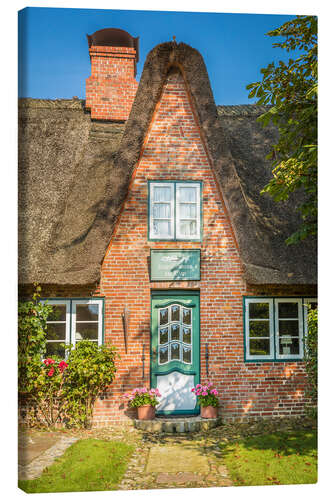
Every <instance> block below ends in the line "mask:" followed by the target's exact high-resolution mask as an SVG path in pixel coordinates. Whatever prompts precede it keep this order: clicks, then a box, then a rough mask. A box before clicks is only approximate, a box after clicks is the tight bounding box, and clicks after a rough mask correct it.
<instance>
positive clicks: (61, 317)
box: [47, 305, 66, 321]
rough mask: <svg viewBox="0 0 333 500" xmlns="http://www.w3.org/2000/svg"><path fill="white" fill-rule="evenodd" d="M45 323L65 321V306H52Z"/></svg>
mask: <svg viewBox="0 0 333 500" xmlns="http://www.w3.org/2000/svg"><path fill="white" fill-rule="evenodd" d="M47 321H66V306H65V305H59V306H52V311H51V312H50V314H49V316H48V318H47Z"/></svg>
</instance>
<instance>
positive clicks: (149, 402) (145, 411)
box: [124, 387, 161, 420]
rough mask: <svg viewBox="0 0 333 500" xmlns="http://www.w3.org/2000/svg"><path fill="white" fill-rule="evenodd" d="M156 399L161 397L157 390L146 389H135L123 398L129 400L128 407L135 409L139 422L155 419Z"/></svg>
mask: <svg viewBox="0 0 333 500" xmlns="http://www.w3.org/2000/svg"><path fill="white" fill-rule="evenodd" d="M158 397H161V394H160V392H159V390H158V389H147V387H136V388H135V389H133V391H132V392H130V393H127V394H124V398H126V399H128V400H129V406H131V407H132V408H137V410H138V419H139V420H153V419H154V418H155V406H156V405H158V403H159V401H158V399H157V398H158Z"/></svg>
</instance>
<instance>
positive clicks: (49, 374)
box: [48, 366, 54, 377]
mask: <svg viewBox="0 0 333 500" xmlns="http://www.w3.org/2000/svg"><path fill="white" fill-rule="evenodd" d="M53 374H54V368H53V366H52V368H51V370H50V371H49V372H48V376H49V377H52V375H53Z"/></svg>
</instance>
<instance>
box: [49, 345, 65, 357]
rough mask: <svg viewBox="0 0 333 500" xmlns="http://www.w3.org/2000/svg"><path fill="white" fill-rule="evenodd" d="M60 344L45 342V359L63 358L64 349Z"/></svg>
mask: <svg viewBox="0 0 333 500" xmlns="http://www.w3.org/2000/svg"><path fill="white" fill-rule="evenodd" d="M61 343H62V342H46V353H45V358H52V357H53V356H59V357H60V358H64V357H65V348H64V347H61V345H60V344H61Z"/></svg>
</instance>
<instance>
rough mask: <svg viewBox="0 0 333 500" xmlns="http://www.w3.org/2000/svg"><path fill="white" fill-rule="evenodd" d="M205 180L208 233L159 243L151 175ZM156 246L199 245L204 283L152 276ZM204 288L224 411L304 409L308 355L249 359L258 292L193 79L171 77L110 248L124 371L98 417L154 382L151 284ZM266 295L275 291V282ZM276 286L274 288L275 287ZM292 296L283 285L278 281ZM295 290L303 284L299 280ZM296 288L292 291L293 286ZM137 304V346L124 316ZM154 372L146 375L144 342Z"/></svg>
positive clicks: (109, 273)
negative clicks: (195, 104) (252, 307)
mask: <svg viewBox="0 0 333 500" xmlns="http://www.w3.org/2000/svg"><path fill="white" fill-rule="evenodd" d="M166 179H168V180H192V181H196V180H198V181H199V180H200V181H202V182H203V241H202V242H201V243H193V242H154V241H148V238H147V221H148V206H147V201H148V180H166ZM151 248H163V249H167V248H183V249H186V248H200V249H201V281H198V282H193V281H191V282H184V281H183V282H159V283H150V281H149V273H148V270H149V255H150V249H151ZM153 289H161V290H167V289H170V290H175V289H185V290H191V289H195V290H198V289H199V290H200V303H201V311H200V314H201V346H202V347H201V349H202V352H201V382H202V383H204V382H206V381H207V378H206V374H205V373H206V371H205V359H204V345H205V343H206V342H207V343H208V344H209V371H210V375H209V380H210V381H212V382H213V383H214V384H215V385H216V386H217V389H218V390H219V393H220V403H221V414H222V415H223V416H224V417H225V418H231V419H234V418H245V417H257V416H258V417H259V416H263V417H266V416H286V415H300V414H302V412H303V404H304V401H305V399H304V384H305V376H304V367H303V363H302V362H298V363H295V362H288V363H285V362H283V363H281V362H280V363H248V364H245V363H244V362H243V310H242V296H243V295H246V294H253V295H255V294H257V293H258V290H259V289H260V290H261V293H265V290H264V289H263V288H262V287H261V288H260V287H252V288H249V287H247V286H246V284H245V283H244V281H243V278H242V266H241V262H240V258H239V254H238V250H237V246H236V243H235V240H234V236H233V233H232V230H231V226H230V222H229V218H228V215H227V213H226V210H225V206H224V203H223V200H222V197H221V194H220V192H219V190H218V187H217V184H216V182H215V179H214V175H213V171H212V169H211V166H210V163H209V158H208V155H207V153H206V151H205V147H204V145H203V141H202V138H201V136H200V131H199V129H198V126H197V121H196V118H195V114H194V110H193V109H192V106H191V103H190V101H189V97H188V94H187V91H186V88H185V84H184V81H183V79H182V77H181V76H180V74H179V73H177V72H173V73H171V74H170V76H169V77H168V79H167V81H166V84H165V86H164V90H163V92H162V95H161V98H160V100H159V102H158V104H157V107H156V110H155V114H154V116H153V119H152V123H151V127H150V129H149V132H148V134H147V137H146V140H145V142H144V146H143V149H142V154H141V157H140V161H139V162H138V165H137V168H136V171H135V173H134V175H133V178H132V181H131V185H130V189H129V193H128V196H127V199H126V201H125V204H124V207H123V211H122V214H121V216H120V218H119V220H118V223H117V225H116V229H115V231H114V234H113V237H112V240H111V242H110V245H109V248H108V250H107V253H106V256H105V259H104V262H103V265H102V277H101V283H100V293H101V295H103V296H105V297H106V298H105V340H106V342H110V343H112V344H114V345H116V346H117V348H118V351H119V353H120V355H121V361H120V362H118V372H117V377H116V380H115V382H114V384H113V385H112V387H110V390H109V391H107V392H106V393H105V394H103V395H102V397H101V398H100V399H99V400H98V402H97V403H96V410H95V416H94V421H95V425H105V424H107V423H109V422H110V421H112V422H119V421H124V420H125V419H128V418H129V417H131V416H133V415H134V414H135V412H134V411H132V410H128V409H127V406H126V405H124V404H123V403H122V401H121V396H122V394H123V393H124V392H126V391H129V390H131V389H132V388H134V387H136V386H142V385H149V380H150V374H149V345H150V296H151V290H153ZM267 290H268V291H267V294H270V291H269V289H267ZM270 290H271V289H270ZM275 291H279V293H281V294H283V289H280V290H279V289H278V288H277V287H275ZM293 291H294V292H295V294H297V290H296V289H295V288H293ZM285 295H287V293H285ZM125 305H126V306H127V307H128V308H129V311H130V318H129V337H128V352H127V353H126V352H125V349H124V336H123V335H124V334H123V326H122V319H121V314H122V312H123V309H124V307H125ZM143 345H144V346H145V356H146V360H145V373H144V379H142V349H143Z"/></svg>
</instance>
